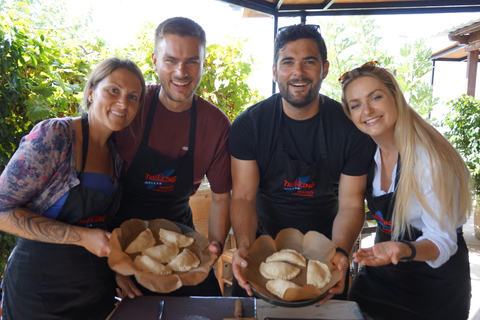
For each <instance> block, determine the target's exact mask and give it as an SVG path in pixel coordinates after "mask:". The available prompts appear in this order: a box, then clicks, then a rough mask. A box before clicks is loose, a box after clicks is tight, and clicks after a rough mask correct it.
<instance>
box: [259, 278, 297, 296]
mask: <svg viewBox="0 0 480 320" xmlns="http://www.w3.org/2000/svg"><path fill="white" fill-rule="evenodd" d="M266 287H267V290H268V291H270V292H271V293H272V294H274V295H276V296H277V297H280V298H281V299H283V297H284V295H285V292H286V291H287V289H289V288H300V286H299V285H297V284H295V283H293V282H292V281H288V280H282V279H277V280H268V281H267V284H266Z"/></svg>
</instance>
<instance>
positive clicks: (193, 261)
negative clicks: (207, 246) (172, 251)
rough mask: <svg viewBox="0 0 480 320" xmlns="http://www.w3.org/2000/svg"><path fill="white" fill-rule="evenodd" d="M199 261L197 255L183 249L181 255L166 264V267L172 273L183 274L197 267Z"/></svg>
mask: <svg viewBox="0 0 480 320" xmlns="http://www.w3.org/2000/svg"><path fill="white" fill-rule="evenodd" d="M199 264H200V259H198V257H197V255H196V254H195V253H193V252H192V251H190V250H188V249H184V250H183V251H182V253H180V254H179V255H178V256H176V257H175V259H173V260H172V261H170V262H169V263H168V266H169V267H170V268H172V269H173V270H174V271H180V272H185V271H188V270H190V269H193V268H196V267H198V265H199Z"/></svg>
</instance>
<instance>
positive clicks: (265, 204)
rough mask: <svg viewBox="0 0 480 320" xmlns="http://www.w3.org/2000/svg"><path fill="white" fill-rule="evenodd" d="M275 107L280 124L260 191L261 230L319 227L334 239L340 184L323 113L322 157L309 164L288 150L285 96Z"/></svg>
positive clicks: (258, 207)
mask: <svg viewBox="0 0 480 320" xmlns="http://www.w3.org/2000/svg"><path fill="white" fill-rule="evenodd" d="M321 107H322V106H321V105H320V108H321ZM274 110H275V113H274V115H273V116H275V117H277V119H278V120H279V123H280V125H279V127H278V132H277V137H278V139H277V148H276V155H275V160H274V164H273V165H272V166H271V167H270V168H269V169H267V170H266V172H265V174H264V175H262V177H261V178H260V184H259V189H258V193H257V202H256V204H257V212H258V231H259V234H268V235H270V236H272V237H273V238H275V237H276V235H277V233H278V232H279V231H280V230H281V229H284V228H289V227H291V228H295V229H298V230H300V231H301V232H302V233H306V232H308V231H310V230H315V231H318V232H320V233H322V234H324V235H325V236H326V237H328V238H329V239H331V238H332V225H333V220H334V219H335V216H336V214H337V211H338V196H337V188H338V187H337V185H336V184H335V183H334V181H333V175H332V172H331V170H330V165H329V164H328V161H327V148H326V143H325V136H324V131H323V123H322V116H321V114H320V115H319V124H318V126H319V130H318V131H319V137H318V139H319V142H320V157H319V159H318V160H317V161H316V162H315V163H314V164H313V165H308V164H307V163H305V162H304V161H301V160H292V159H291V158H290V156H289V155H288V153H287V152H286V151H285V150H284V137H283V130H282V128H283V121H284V120H283V109H282V101H281V96H279V98H278V99H277V100H276V101H275V108H274ZM320 112H321V111H320Z"/></svg>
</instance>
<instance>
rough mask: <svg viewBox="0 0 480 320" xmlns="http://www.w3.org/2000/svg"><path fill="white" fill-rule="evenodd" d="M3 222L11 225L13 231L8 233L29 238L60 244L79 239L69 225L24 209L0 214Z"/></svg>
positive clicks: (0, 221) (74, 242) (0, 222)
mask: <svg viewBox="0 0 480 320" xmlns="http://www.w3.org/2000/svg"><path fill="white" fill-rule="evenodd" d="M2 220H3V221H2ZM5 223H8V224H10V225H11V226H12V229H13V230H12V231H13V232H10V233H12V234H15V235H17V236H20V237H23V238H27V239H30V240H37V241H43V242H50V243H60V244H76V243H77V242H79V241H80V240H81V237H80V235H79V234H78V233H77V232H76V231H75V229H74V228H73V227H72V226H71V225H69V224H67V223H64V222H60V221H56V220H51V219H49V218H45V217H43V216H41V215H39V214H36V213H33V212H31V211H28V210H25V209H15V210H13V211H11V212H10V213H8V214H6V215H4V216H0V224H5Z"/></svg>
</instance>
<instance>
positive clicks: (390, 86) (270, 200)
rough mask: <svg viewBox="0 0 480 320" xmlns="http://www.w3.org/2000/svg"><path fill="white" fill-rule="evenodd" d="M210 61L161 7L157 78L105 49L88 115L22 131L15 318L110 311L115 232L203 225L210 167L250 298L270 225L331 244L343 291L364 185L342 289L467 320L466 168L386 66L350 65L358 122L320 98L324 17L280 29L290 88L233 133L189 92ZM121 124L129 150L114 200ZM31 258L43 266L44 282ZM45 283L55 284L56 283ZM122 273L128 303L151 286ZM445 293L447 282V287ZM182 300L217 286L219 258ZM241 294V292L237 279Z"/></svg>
mask: <svg viewBox="0 0 480 320" xmlns="http://www.w3.org/2000/svg"><path fill="white" fill-rule="evenodd" d="M205 55H206V38H205V32H204V31H203V29H202V28H201V27H200V26H199V25H198V24H197V23H195V22H194V21H192V20H190V19H187V18H180V17H177V18H171V19H167V20H166V21H164V22H162V23H161V24H160V25H159V26H158V27H157V29H156V31H155V45H154V52H153V54H152V59H153V64H154V69H155V71H156V72H157V74H158V78H159V82H160V84H159V85H153V86H149V87H148V88H147V89H145V84H144V80H143V76H142V75H141V72H140V71H139V69H138V67H136V65H135V64H134V63H132V62H130V61H128V60H122V59H118V58H112V59H107V60H106V61H104V62H102V63H101V64H100V65H99V66H98V67H97V68H96V69H95V70H94V71H93V72H92V75H91V77H90V79H89V81H88V83H87V86H86V89H85V98H84V102H85V106H86V107H87V109H88V114H85V115H84V116H82V117H81V118H76V119H51V120H46V121H43V122H41V123H40V124H38V125H37V126H36V127H35V128H34V129H33V130H32V132H31V133H30V134H29V135H27V136H25V137H24V138H23V139H22V142H21V144H20V146H19V149H18V151H17V152H16V153H15V155H14V156H13V157H12V159H11V161H10V163H9V165H7V167H6V168H5V170H4V172H3V173H2V176H1V177H0V199H1V202H0V230H3V231H6V232H10V233H12V234H16V235H18V236H19V237H20V238H19V244H18V246H17V247H16V248H15V250H14V252H13V253H12V257H11V259H10V261H9V264H8V268H7V270H6V273H5V281H4V299H3V303H4V317H5V319H18V318H21V319H29V318H32V319H33V318H35V317H34V316H38V315H42V314H44V315H47V314H48V315H54V316H53V317H52V319H56V318H55V317H57V318H58V319H62V318H69V319H77V318H78V319H84V318H92V316H91V315H92V314H98V315H99V317H98V318H99V319H101V318H102V317H103V318H105V316H106V315H107V314H108V313H109V311H110V310H111V309H112V307H113V295H114V288H115V284H114V280H113V276H112V273H111V271H110V270H109V269H108V265H107V264H106V258H105V257H106V256H108V252H109V250H108V246H107V244H108V238H109V235H110V234H109V233H108V231H106V230H103V229H105V226H106V225H107V224H108V223H110V222H111V220H112V219H113V222H112V223H113V226H115V227H118V226H119V225H120V224H121V223H122V222H123V221H125V220H128V219H132V218H137V219H144V220H152V219H157V218H164V219H168V220H171V221H174V222H178V223H181V224H184V225H186V226H189V227H192V228H193V227H194V226H193V219H192V212H191V209H190V207H189V198H190V196H191V195H193V194H194V193H195V192H196V191H197V190H198V188H199V185H200V184H201V182H202V180H203V178H204V177H205V176H206V177H207V178H208V181H209V183H210V186H211V190H212V206H211V210H210V216H209V239H210V241H211V244H210V246H209V250H210V251H211V252H213V253H216V254H217V255H220V254H221V251H222V248H223V243H224V241H225V238H226V236H227V234H228V230H229V228H230V219H231V223H232V227H233V231H234V234H235V237H236V240H237V246H238V249H237V250H236V252H235V254H234V260H233V272H234V276H235V278H236V281H238V283H236V284H238V285H239V286H240V287H241V288H243V289H244V290H246V293H248V294H249V295H252V290H251V288H250V287H249V286H248V285H247V283H246V280H245V278H244V276H243V274H242V272H241V268H242V267H245V266H246V263H247V262H246V260H245V258H246V254H247V251H248V249H249V247H250V246H251V245H252V244H253V242H254V241H255V239H256V237H258V236H259V235H261V234H267V235H270V236H272V237H275V236H276V235H277V233H278V232H279V231H280V230H281V229H284V228H289V227H293V228H296V229H298V230H300V231H301V232H303V233H306V232H308V231H310V230H316V231H318V232H320V233H322V234H324V235H325V236H327V237H328V238H330V239H331V240H332V241H333V242H334V243H335V244H336V245H337V247H338V248H337V253H336V254H335V256H334V257H333V263H334V264H335V265H337V266H338V268H339V269H340V270H341V271H343V275H344V276H343V278H342V280H341V281H339V283H337V284H336V285H335V286H334V287H333V288H332V289H330V291H329V295H328V296H327V297H326V298H325V299H324V300H323V301H326V300H328V299H330V298H331V297H333V296H334V295H337V298H346V293H347V290H348V281H347V279H348V267H349V264H348V259H349V252H350V251H351V249H352V247H353V244H354V242H355V241H356V239H357V236H358V234H359V233H360V230H361V228H362V226H363V222H364V218H365V210H364V196H365V190H366V186H367V193H366V194H367V201H368V205H369V208H370V210H371V211H372V212H374V215H375V218H376V220H377V221H378V229H377V235H376V244H375V246H373V247H372V248H368V249H360V250H359V251H358V252H356V253H354V260H355V261H356V262H361V263H363V264H365V265H366V267H365V268H364V269H363V270H362V272H361V273H360V274H359V275H358V276H357V277H356V279H355V281H354V283H353V285H352V288H351V290H350V293H349V298H350V299H352V300H355V301H357V302H358V303H359V304H360V307H361V309H362V310H363V311H365V312H366V313H367V314H368V315H369V316H373V317H374V318H375V319H407V318H408V319H426V318H429V317H430V318H435V319H450V318H452V316H453V315H455V316H456V317H457V318H458V319H466V318H467V317H468V311H469V301H470V277H469V263H468V250H467V247H466V244H465V241H464V239H463V236H462V232H461V227H462V225H463V224H464V223H465V221H466V217H467V215H468V213H469V212H470V210H471V193H470V189H469V186H468V181H469V174H468V169H467V167H466V166H465V164H464V162H463V161H462V159H461V157H460V155H459V154H458V152H456V151H455V149H454V148H453V147H452V146H451V145H450V144H449V143H448V141H447V140H446V139H444V138H443V137H442V136H441V134H439V133H438V132H437V131H436V130H435V129H434V128H433V127H431V126H430V125H428V124H427V123H426V122H425V121H424V120H423V119H422V118H421V117H420V116H419V115H418V114H416V113H415V111H413V109H412V108H410V107H409V106H408V104H407V103H406V101H405V99H404V97H403V94H402V93H401V91H400V89H399V88H398V84H397V82H396V81H395V78H394V77H393V75H392V74H391V73H389V72H388V71H386V70H385V69H383V68H379V67H376V66H375V63H368V64H366V65H364V66H362V67H359V68H356V69H354V70H352V71H350V72H348V73H346V74H345V75H343V76H342V77H341V79H340V80H341V83H342V90H343V94H342V102H343V105H344V111H345V113H346V114H347V116H348V117H350V118H351V120H352V121H350V119H348V117H347V116H346V115H345V113H344V112H343V111H342V108H341V105H340V104H339V103H338V102H336V101H334V100H332V99H330V98H329V97H326V96H324V95H321V94H320V93H319V91H320V88H321V84H322V81H323V80H324V79H325V77H326V76H327V75H328V69H329V62H328V60H327V49H326V45H325V42H324V40H323V38H322V36H321V33H320V27H319V26H315V25H295V26H290V27H286V28H281V29H280V30H279V32H278V34H277V37H276V39H275V55H274V64H273V77H274V79H275V81H276V82H277V84H278V86H279V89H280V93H279V94H274V95H273V96H272V97H270V98H268V99H266V100H264V101H262V102H260V103H258V104H256V105H255V106H252V107H250V108H249V109H247V110H246V111H244V112H243V113H242V114H241V115H239V116H238V117H237V119H236V120H235V122H234V124H233V126H232V129H231V131H230V122H229V120H228V118H227V117H226V115H225V114H224V113H223V112H222V111H220V110H219V109H218V108H217V107H215V106H213V105H211V104H210V103H208V102H207V101H205V100H203V99H202V98H200V97H198V96H196V95H195V90H196V89H197V87H198V85H199V83H200V80H201V77H202V73H203V69H204V63H205ZM145 96H146V100H145V102H146V103H145V108H143V109H142V111H141V112H139V113H138V114H137V111H138V109H139V108H140V106H142V105H143V101H144V97H145ZM135 114H137V116H136V117H135ZM134 117H135V119H134ZM132 121H133V122H132ZM130 122H132V125H131V126H130V128H129V130H122V129H124V128H125V127H127V126H128V125H129V124H130ZM114 131H116V134H115V143H116V145H117V148H118V150H119V153H120V155H121V156H122V157H123V158H124V160H125V166H124V170H123V172H122V181H123V183H124V190H123V196H122V197H121V200H120V196H121V186H120V183H119V176H120V168H121V164H122V162H121V159H120V157H119V155H118V154H117V153H116V148H115V146H114V145H113V143H112V140H111V139H110V136H111V135H112V133H113V132H114ZM368 135H369V136H370V137H371V138H372V139H373V141H374V142H375V143H376V144H377V151H376V153H375V144H374V143H373V141H372V139H370V137H368ZM227 139H228V150H227ZM75 146H77V148H75ZM93 149H95V151H96V152H89V151H91V150H93ZM44 150H48V151H44ZM374 153H375V156H374ZM230 154H231V160H230ZM47 158H48V161H47ZM51 159H53V160H54V161H52V160H51ZM373 159H374V162H373V161H372V160H373ZM230 161H231V175H230ZM440 167H442V168H445V167H448V170H445V169H443V170H441V171H440V170H438V169H439V168H440ZM369 168H370V169H369ZM367 173H368V179H367ZM232 178H233V190H232ZM19 185H22V188H19V187H18V186H19ZM25 186H26V187H25ZM452 186H454V192H451V188H452ZM231 190H232V198H231V204H230V191H231ZM119 205H120V209H119V210H118V212H117V208H118V207H119ZM229 209H230V213H229ZM114 216H115V217H114ZM32 259H33V260H34V261H35V263H33V261H32ZM38 261H40V262H38ZM51 261H54V263H52V264H50V263H49V262H51ZM38 263H40V264H38ZM47 265H48V268H45V267H46V266H47ZM52 266H53V267H52ZM47 269H48V270H47ZM39 270H41V272H42V276H43V274H45V275H46V277H45V278H44V279H41V280H34V277H35V274H36V272H37V271H39ZM92 274H95V276H91V275H92ZM66 279H68V280H69V281H71V282H70V283H68V284H64V281H66ZM43 281H47V282H46V283H48V284H49V285H51V284H52V283H53V284H54V285H51V287H52V288H51V290H49V291H48V292H45V291H44V284H43ZM60 283H62V286H60ZM117 283H118V285H119V286H120V289H121V292H120V293H119V295H120V296H121V297H125V296H130V297H134V296H136V295H141V294H152V292H149V291H148V290H147V289H145V288H143V287H141V286H139V285H138V283H135V282H134V281H133V279H132V278H129V277H124V276H121V275H117ZM55 284H58V285H55ZM85 284H87V287H86V288H84V287H83V285H85ZM98 288H101V289H102V290H98ZM447 288H448V290H449V292H453V293H454V294H450V295H445V290H447ZM172 294H173V295H207V296H215V295H221V293H220V289H219V288H218V282H217V281H216V278H215V276H214V274H213V270H212V272H211V273H210V275H209V277H208V278H207V279H206V280H205V281H204V282H203V283H201V284H199V285H197V286H195V287H182V288H180V289H179V290H177V291H175V292H173V293H172ZM233 295H243V292H242V290H241V289H240V288H239V287H238V286H235V287H234V292H233ZM59 297H61V298H59ZM12 301H15V303H12ZM45 302H47V303H45ZM26 305H28V306H30V307H31V308H26V307H25V306H26ZM82 312H83V313H82ZM86 314H88V317H87V316H85V315H86ZM433 315H435V316H433Z"/></svg>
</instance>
